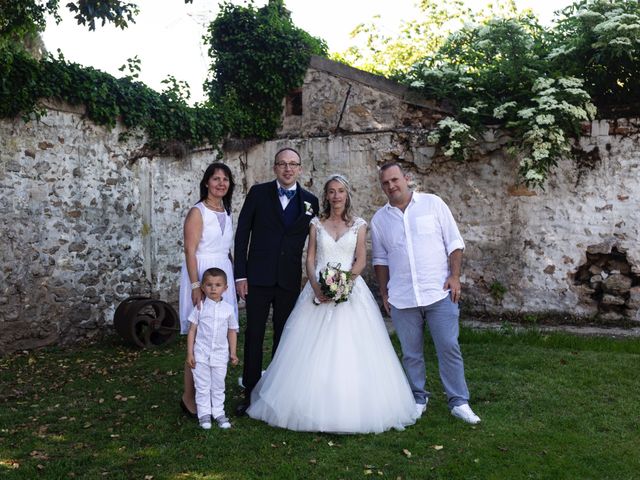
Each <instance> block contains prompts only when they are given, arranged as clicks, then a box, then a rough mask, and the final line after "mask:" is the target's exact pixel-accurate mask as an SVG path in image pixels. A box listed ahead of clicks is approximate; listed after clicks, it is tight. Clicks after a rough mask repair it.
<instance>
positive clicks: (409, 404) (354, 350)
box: [247, 218, 416, 433]
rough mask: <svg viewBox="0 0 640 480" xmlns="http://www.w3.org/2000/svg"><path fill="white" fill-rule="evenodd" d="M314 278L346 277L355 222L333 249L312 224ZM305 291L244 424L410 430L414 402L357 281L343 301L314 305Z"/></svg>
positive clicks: (338, 429)
mask: <svg viewBox="0 0 640 480" xmlns="http://www.w3.org/2000/svg"><path fill="white" fill-rule="evenodd" d="M312 223H313V224H314V225H315V227H316V229H317V266H316V274H317V273H318V272H319V271H320V270H321V269H322V268H324V267H325V266H326V265H327V262H330V263H332V264H337V263H340V264H341V268H342V269H343V270H348V269H350V268H351V265H352V263H353V260H354V252H355V248H356V240H357V234H358V229H359V228H360V227H362V226H363V225H366V222H365V221H364V220H362V219H360V218H358V219H356V221H355V223H354V225H353V227H352V228H350V229H349V230H348V231H347V232H346V233H345V234H344V235H343V236H342V237H340V238H339V239H338V240H337V241H336V240H334V239H333V237H331V235H330V234H329V233H328V232H327V231H326V230H325V229H324V228H323V226H322V224H321V223H320V221H319V220H318V219H317V218H314V219H313V220H312ZM313 298H314V293H313V289H312V288H311V285H310V284H309V283H307V285H306V286H305V288H304V289H303V291H302V293H301V294H300V297H299V298H298V302H297V303H296V306H295V308H294V309H293V311H292V312H291V315H290V316H289V319H288V320H287V324H286V326H285V329H284V333H283V335H282V338H281V340H280V345H279V346H278V350H277V352H276V355H275V356H274V358H273V361H272V362H271V364H270V365H269V368H268V369H267V370H266V372H265V373H264V375H263V376H262V378H261V379H260V381H259V382H258V384H257V385H256V387H255V388H254V390H253V392H252V395H251V406H250V407H249V409H248V410H247V413H248V414H249V416H250V417H252V418H255V419H259V420H263V421H265V422H267V423H268V424H269V425H273V426H277V427H282V428H287V429H290V430H299V431H317V432H334V433H370V432H376V433H377V432H383V431H385V430H389V429H391V428H395V429H398V430H402V429H404V427H405V426H406V425H411V424H413V423H415V420H416V413H415V401H414V399H413V394H412V393H411V388H410V387H409V383H408V382H407V379H406V377H405V375H404V371H403V370H402V367H401V366H400V362H399V361H398V357H397V356H396V352H395V351H394V349H393V347H392V345H391V341H390V340H389V336H388V334H387V330H386V328H385V325H384V321H383V319H382V316H381V315H380V310H379V309H378V305H377V304H376V302H375V300H374V298H373V295H372V294H371V292H370V291H369V288H368V287H367V285H366V283H365V282H364V280H362V278H360V277H358V278H357V279H356V281H355V285H354V288H353V291H352V293H351V296H350V297H349V300H348V301H346V302H344V303H340V304H338V305H336V304H335V303H333V302H331V303H323V304H321V305H315V304H314V303H313Z"/></svg>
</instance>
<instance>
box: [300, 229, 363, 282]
mask: <svg viewBox="0 0 640 480" xmlns="http://www.w3.org/2000/svg"><path fill="white" fill-rule="evenodd" d="M311 224H312V225H314V226H315V228H316V231H317V234H316V273H318V272H319V271H320V270H321V269H323V268H324V267H326V266H327V263H331V264H337V263H339V264H340V265H341V267H340V268H341V269H342V270H349V269H350V268H351V265H352V264H353V260H354V255H355V251H356V243H357V240H358V230H359V229H360V227H362V226H363V225H366V224H367V222H365V221H364V220H363V219H362V218H355V219H354V222H353V225H352V226H351V227H350V228H349V229H348V230H347V231H346V232H345V233H343V234H342V236H341V237H340V238H338V240H334V238H333V237H332V236H331V234H330V233H329V232H328V231H327V230H325V228H324V226H323V225H322V223H321V222H320V219H319V218H318V217H315V218H313V219H312V220H311Z"/></svg>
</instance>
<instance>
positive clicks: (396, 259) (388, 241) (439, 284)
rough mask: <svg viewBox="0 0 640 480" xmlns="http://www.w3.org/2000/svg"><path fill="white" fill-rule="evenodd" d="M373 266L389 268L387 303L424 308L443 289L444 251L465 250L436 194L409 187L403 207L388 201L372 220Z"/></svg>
mask: <svg viewBox="0 0 640 480" xmlns="http://www.w3.org/2000/svg"><path fill="white" fill-rule="evenodd" d="M370 227H371V241H372V257H373V260H372V261H373V265H386V266H388V267H389V284H388V286H387V287H388V290H389V303H390V304H391V305H393V306H394V307H396V308H412V307H419V306H421V307H424V306H427V305H431V304H433V303H435V302H437V301H440V300H442V299H443V298H445V297H446V296H447V295H448V294H449V291H448V290H444V288H443V287H444V284H445V282H446V280H447V277H448V276H449V255H450V254H451V252H453V251H454V250H457V249H464V241H463V240H462V236H461V235H460V232H459V231H458V227H457V225H456V222H455V220H454V219H453V215H451V211H450V210H449V207H447V205H446V204H445V203H444V202H443V201H442V199H441V198H440V197H438V196H437V195H432V194H427V193H417V192H413V193H412V196H411V201H410V202H409V205H407V208H406V209H405V211H404V212H403V211H402V210H400V209H399V208H397V207H393V206H391V205H390V204H389V203H387V204H386V205H385V206H384V207H382V208H381V209H380V210H378V211H377V212H376V214H375V215H374V216H373V218H372V219H371V224H370Z"/></svg>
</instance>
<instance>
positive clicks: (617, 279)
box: [602, 274, 632, 294]
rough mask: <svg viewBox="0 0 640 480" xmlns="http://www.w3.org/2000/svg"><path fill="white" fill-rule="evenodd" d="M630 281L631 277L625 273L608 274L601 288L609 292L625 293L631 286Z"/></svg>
mask: <svg viewBox="0 0 640 480" xmlns="http://www.w3.org/2000/svg"><path fill="white" fill-rule="evenodd" d="M631 283H632V281H631V278H629V277H627V276H625V275H622V274H616V275H610V276H609V277H608V278H607V279H606V280H605V281H604V282H602V289H603V290H604V291H605V292H609V293H614V294H626V293H627V292H628V291H629V289H630V288H631Z"/></svg>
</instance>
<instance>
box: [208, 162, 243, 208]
mask: <svg viewBox="0 0 640 480" xmlns="http://www.w3.org/2000/svg"><path fill="white" fill-rule="evenodd" d="M216 170H222V171H223V172H224V174H225V175H226V176H227V178H228V179H229V190H227V194H226V195H225V196H224V197H222V204H223V205H224V209H225V210H226V211H227V213H228V214H231V198H232V197H233V190H234V188H235V187H236V184H235V182H234V181H233V175H232V174H231V169H230V168H229V167H228V166H226V165H225V164H224V163H219V162H216V163H212V164H211V165H209V166H208V167H207V169H206V170H205V171H204V175H203V176H202V180H201V181H200V201H201V202H204V201H205V200H206V199H207V195H208V194H209V189H208V188H207V182H208V181H209V179H210V178H211V177H212V176H213V174H214V173H216Z"/></svg>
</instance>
